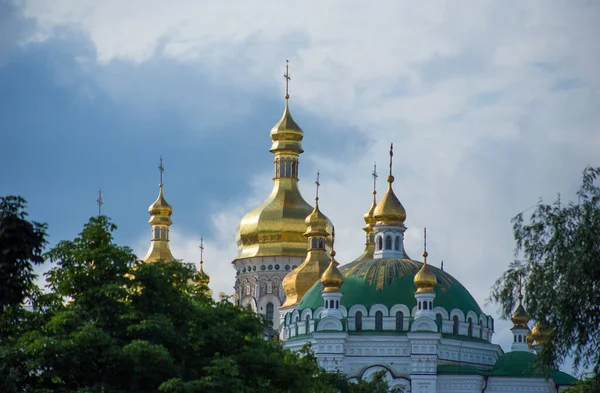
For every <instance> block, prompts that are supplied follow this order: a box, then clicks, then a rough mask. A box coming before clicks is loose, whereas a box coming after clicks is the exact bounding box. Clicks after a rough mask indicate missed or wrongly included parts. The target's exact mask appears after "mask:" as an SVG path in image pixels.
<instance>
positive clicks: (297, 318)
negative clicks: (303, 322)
mask: <svg viewBox="0 0 600 393" xmlns="http://www.w3.org/2000/svg"><path fill="white" fill-rule="evenodd" d="M299 322H300V317H298V316H296V328H295V329H294V330H295V333H296V336H297V335H298V323H299Z"/></svg>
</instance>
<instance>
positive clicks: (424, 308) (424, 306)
mask: <svg viewBox="0 0 600 393" xmlns="http://www.w3.org/2000/svg"><path fill="white" fill-rule="evenodd" d="M427 303H428V302H423V310H427Z"/></svg>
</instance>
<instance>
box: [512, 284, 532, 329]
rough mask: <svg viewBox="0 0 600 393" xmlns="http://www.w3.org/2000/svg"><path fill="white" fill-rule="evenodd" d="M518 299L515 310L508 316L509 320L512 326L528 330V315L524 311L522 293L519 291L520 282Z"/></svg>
mask: <svg viewBox="0 0 600 393" xmlns="http://www.w3.org/2000/svg"><path fill="white" fill-rule="evenodd" d="M518 299H519V304H518V305H517V308H516V309H515V312H513V313H512V315H511V316H510V320H511V321H512V323H513V327H515V328H520V329H527V330H529V327H528V326H527V322H529V316H528V315H527V312H526V311H525V308H524V307H523V294H522V293H521V283H520V282H519V296H518Z"/></svg>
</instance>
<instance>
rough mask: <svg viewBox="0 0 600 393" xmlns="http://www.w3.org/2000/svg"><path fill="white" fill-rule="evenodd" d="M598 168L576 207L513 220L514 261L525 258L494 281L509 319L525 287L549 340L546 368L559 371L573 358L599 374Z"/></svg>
mask: <svg viewBox="0 0 600 393" xmlns="http://www.w3.org/2000/svg"><path fill="white" fill-rule="evenodd" d="M599 175H600V168H591V167H588V168H586V169H585V170H584V172H583V181H582V184H581V187H580V189H579V191H578V192H577V197H578V201H577V202H576V203H575V202H569V203H568V204H565V203H564V202H563V201H562V199H561V197H560V195H559V197H558V198H557V200H556V201H555V202H554V203H552V204H545V203H544V202H543V201H541V200H540V201H539V202H538V204H537V206H536V208H535V211H534V212H533V214H532V215H531V217H530V219H529V221H528V222H526V220H525V219H524V217H523V213H521V214H518V215H517V216H516V217H515V218H514V219H513V225H514V226H513V230H514V237H515V240H516V248H515V255H516V256H517V257H521V259H518V260H516V261H514V262H513V263H511V265H510V267H509V269H508V270H507V271H506V272H504V274H503V275H502V276H501V277H500V278H499V279H498V280H497V281H496V283H495V284H494V287H493V288H492V294H491V299H492V300H493V301H495V302H497V303H499V304H500V306H501V308H502V312H503V315H504V316H505V317H508V316H509V315H510V313H511V311H512V309H513V307H514V305H515V299H516V296H517V294H518V291H519V289H520V287H521V286H522V289H523V292H524V296H525V306H526V309H527V312H528V313H529V316H530V317H531V319H532V320H534V321H537V322H540V323H541V324H542V325H546V326H547V328H548V331H549V332H550V339H549V340H547V343H546V344H545V345H544V347H543V350H542V352H541V358H542V361H543V363H545V364H546V365H547V366H550V367H558V366H559V365H560V363H562V362H563V361H564V359H565V358H566V357H567V356H570V355H573V357H574V365H575V367H576V368H577V367H581V366H583V367H590V366H591V367H593V370H594V373H595V375H596V376H598V375H599V372H600V350H599V348H600V306H599V305H600V187H599V186H598V184H597V180H598V176H599Z"/></svg>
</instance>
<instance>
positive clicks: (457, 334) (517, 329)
mask: <svg viewBox="0 0 600 393" xmlns="http://www.w3.org/2000/svg"><path fill="white" fill-rule="evenodd" d="M285 76H286V82H287V80H289V77H288V73H287V71H286V74H285ZM289 98H290V97H289V94H288V93H287V87H286V95H285V106H284V111H283V115H282V117H281V119H280V120H279V121H278V122H277V123H276V124H275V126H274V127H273V128H272V129H271V132H270V137H271V148H270V151H271V153H273V156H274V157H273V190H272V191H271V194H270V195H269V196H268V197H267V198H266V200H265V201H264V202H263V203H262V204H261V205H259V206H257V207H256V208H254V209H252V210H251V211H249V212H248V213H247V214H245V215H244V217H243V218H242V219H241V221H240V224H239V226H238V230H237V237H236V239H237V245H238V255H237V257H236V258H235V259H234V261H233V262H232V264H233V267H234V272H233V274H235V286H234V290H235V296H234V299H235V301H236V302H238V304H239V305H240V306H244V307H251V308H252V309H253V310H254V311H256V312H257V313H259V314H261V315H263V316H264V318H265V319H266V320H267V321H268V322H269V325H270V326H271V330H270V331H268V332H266V336H267V337H268V338H274V337H275V336H276V337H278V338H279V339H280V340H281V341H282V342H283V345H284V346H285V347H286V348H289V349H291V350H298V349H300V348H302V347H303V346H304V345H305V344H311V346H312V349H313V351H314V352H315V354H316V356H317V358H318V360H319V363H320V365H321V366H322V367H323V368H325V369H326V370H328V371H339V372H342V373H343V374H344V375H345V376H346V377H347V378H348V379H350V380H357V379H368V378H370V377H371V376H372V375H373V374H374V373H376V372H379V371H383V372H384V373H385V378H386V379H387V381H388V382H389V385H390V387H391V388H393V389H396V391H400V392H404V393H409V392H412V393H434V392H438V393H442V392H447V393H450V392H462V393H468V392H487V393H494V392H560V391H563V390H565V389H567V388H568V387H570V386H571V385H572V383H573V382H574V381H575V378H573V377H572V376H570V375H568V374H566V373H564V372H561V371H559V370H553V371H551V372H550V373H549V374H548V373H547V372H545V371H542V370H540V369H539V368H538V367H537V365H536V362H535V360H536V352H539V350H540V349H541V348H542V347H543V345H544V344H545V342H546V340H547V339H548V337H549V336H548V332H547V331H546V330H545V329H544V327H543V326H540V325H539V324H534V325H533V327H532V329H530V325H529V324H530V323H531V322H530V321H529V318H528V316H527V313H526V310H525V309H524V307H523V305H522V296H519V304H518V305H517V306H516V308H515V311H514V313H513V314H512V317H511V320H512V322H513V328H512V329H511V331H512V334H513V341H514V342H513V343H512V346H511V350H510V352H507V353H505V352H504V351H503V350H502V348H501V347H500V345H498V344H494V342H493V334H494V319H493V318H492V317H491V316H490V315H486V314H485V313H484V312H483V311H482V310H481V308H480V306H479V305H478V304H477V301H476V300H475V299H474V298H473V296H472V295H471V294H470V293H469V291H468V290H467V289H466V288H465V287H464V286H463V285H462V284H461V283H460V281H459V280H457V279H456V278H455V277H453V276H452V275H450V274H448V273H447V272H445V271H444V270H443V266H442V267H441V268H437V267H434V266H431V265H430V264H428V263H427V249H426V230H424V233H423V240H424V241H423V244H424V246H423V249H422V250H406V249H405V247H404V233H405V231H406V229H407V227H406V225H405V224H406V221H407V211H406V209H405V207H404V206H403V205H402V203H401V202H400V200H399V198H398V197H397V196H396V194H395V192H394V176H393V145H392V146H391V147H390V151H389V174H388V176H387V190H386V192H385V194H384V195H383V197H381V199H379V200H377V193H376V191H375V181H376V171H374V172H373V175H374V188H373V201H372V204H371V206H370V207H369V208H368V210H367V212H366V213H365V214H364V221H365V226H364V228H363V230H364V232H365V248H364V252H363V253H362V254H361V255H360V256H358V257H357V258H356V259H354V260H353V261H344V262H342V263H340V262H338V261H337V260H336V259H335V255H336V253H335V229H334V225H333V223H332V222H331V221H330V220H329V219H328V218H327V216H326V215H325V214H324V213H323V212H322V211H321V207H320V206H319V198H318V185H319V184H318V180H317V194H316V195H317V196H316V198H315V203H314V206H311V205H310V204H309V203H307V202H306V201H305V200H304V198H303V197H302V195H301V194H300V191H299V189H298V180H299V178H300V175H299V173H300V160H299V157H300V154H302V153H303V152H304V150H303V149H302V140H303V137H304V132H303V130H302V129H301V128H300V126H299V125H298V124H297V123H296V122H295V121H294V120H293V118H292V115H291V112H290V108H289ZM161 167H162V165H161ZM149 212H150V216H151V218H150V221H149V223H150V225H151V228H152V240H151V246H150V249H149V251H148V253H147V255H146V256H145V258H144V261H146V262H156V261H165V262H171V261H175V258H174V257H173V255H172V253H171V251H170V249H169V227H170V225H171V224H172V221H171V218H170V217H171V214H172V212H173V210H172V208H171V206H170V205H169V204H168V203H167V201H166V200H165V197H164V195H163V185H162V182H161V185H160V190H159V195H158V198H157V200H156V201H155V202H154V203H153V204H152V205H151V206H150V208H149ZM409 253H411V254H413V255H414V254H419V253H422V261H421V260H415V259H412V258H411V257H410V256H409ZM201 259H202V258H201ZM202 263H203V261H202V260H201V263H200V269H199V271H198V275H199V277H200V278H201V279H202V282H204V283H206V284H208V283H209V277H208V275H207V274H206V273H205V272H204V271H203V267H202Z"/></svg>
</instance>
